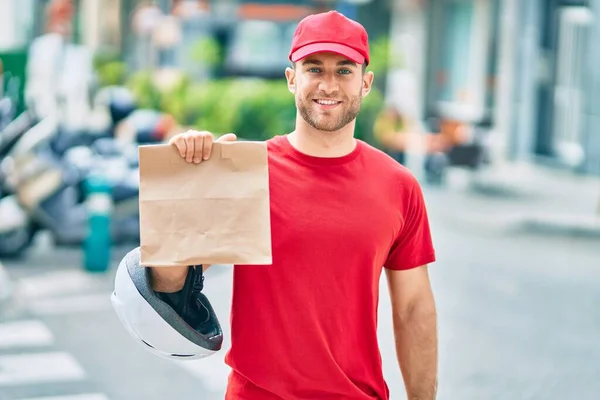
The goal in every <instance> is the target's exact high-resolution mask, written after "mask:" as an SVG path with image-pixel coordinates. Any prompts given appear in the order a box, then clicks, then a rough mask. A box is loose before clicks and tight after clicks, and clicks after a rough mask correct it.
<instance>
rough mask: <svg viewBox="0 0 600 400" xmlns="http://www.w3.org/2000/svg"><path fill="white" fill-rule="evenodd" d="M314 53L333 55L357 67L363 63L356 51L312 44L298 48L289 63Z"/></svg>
mask: <svg viewBox="0 0 600 400" xmlns="http://www.w3.org/2000/svg"><path fill="white" fill-rule="evenodd" d="M316 53H335V54H338V55H340V56H343V57H346V58H347V59H349V60H351V61H354V62H355V63H357V64H358V65H362V64H364V62H365V58H364V57H363V56H362V54H360V53H359V52H358V51H356V50H354V49H353V48H351V47H348V46H346V45H343V44H339V43H313V44H308V45H306V46H304V47H301V48H299V49H298V50H296V51H295V52H294V53H292V55H291V56H290V61H292V62H297V61H300V60H302V59H303V58H306V57H308V56H310V55H313V54H316Z"/></svg>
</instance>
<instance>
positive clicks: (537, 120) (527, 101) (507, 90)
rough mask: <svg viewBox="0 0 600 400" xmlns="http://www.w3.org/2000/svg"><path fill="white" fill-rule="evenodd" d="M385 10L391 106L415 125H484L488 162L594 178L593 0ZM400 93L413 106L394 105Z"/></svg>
mask: <svg viewBox="0 0 600 400" xmlns="http://www.w3.org/2000/svg"><path fill="white" fill-rule="evenodd" d="M393 10H394V13H393V17H392V21H393V23H392V28H391V32H392V52H393V53H394V52H395V53H396V55H398V54H400V58H401V59H402V63H401V65H400V66H396V67H395V68H394V69H393V70H392V73H391V77H390V86H389V88H390V90H389V91H388V96H391V97H392V101H395V102H398V103H400V104H401V105H402V106H403V107H409V109H410V110H412V111H413V112H415V113H417V114H418V115H419V117H421V118H422V119H423V120H428V119H429V118H432V117H436V118H438V117H444V118H451V119H457V120H461V121H465V122H470V123H473V124H478V123H483V124H491V127H492V129H493V135H494V137H493V143H494V149H495V153H496V157H500V158H502V159H505V160H517V161H534V162H542V163H547V164H551V165H553V166H560V167H565V168H570V169H574V170H576V171H581V172H593V173H600V132H599V129H598V124H599V119H598V117H597V116H598V113H599V111H598V106H597V105H596V104H597V103H598V99H597V97H598V96H600V94H599V93H600V92H599V91H598V90H597V88H598V72H597V68H594V65H595V64H596V65H597V63H596V60H597V59H598V57H599V54H598V53H599V50H598V49H597V46H594V45H593V44H594V43H596V42H597V41H598V40H599V39H600V36H599V34H600V21H599V20H598V17H597V16H598V13H599V12H600V1H598V0H528V1H518V0H397V1H395V2H393ZM407 90H408V92H407ZM405 93H410V95H409V96H412V98H414V99H416V101H415V102H413V103H412V104H405V103H406V99H402V98H400V99H394V97H403V95H404V94H405Z"/></svg>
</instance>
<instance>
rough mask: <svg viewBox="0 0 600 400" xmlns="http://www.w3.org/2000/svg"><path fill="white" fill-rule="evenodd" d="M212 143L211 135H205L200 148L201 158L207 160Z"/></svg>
mask: <svg viewBox="0 0 600 400" xmlns="http://www.w3.org/2000/svg"><path fill="white" fill-rule="evenodd" d="M212 144H213V136H212V135H210V136H206V137H205V138H204V146H203V148H202V158H203V159H204V160H208V158H209V157H210V151H211V150H212Z"/></svg>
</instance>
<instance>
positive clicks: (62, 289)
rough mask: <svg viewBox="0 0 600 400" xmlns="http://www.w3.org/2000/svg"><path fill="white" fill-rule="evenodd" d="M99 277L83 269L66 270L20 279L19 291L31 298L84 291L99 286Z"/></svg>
mask: <svg viewBox="0 0 600 400" xmlns="http://www.w3.org/2000/svg"><path fill="white" fill-rule="evenodd" d="M98 283H99V280H98V277H95V276H92V275H89V274H88V273H86V272H85V271H83V270H64V271H54V272H48V273H46V274H42V275H36V276H30V277H26V278H21V279H19V285H18V291H19V293H20V294H22V295H24V296H26V297H29V298H40V297H49V296H56V295H61V296H62V295H64V294H72V293H82V292H86V291H89V290H94V289H97V288H98Z"/></svg>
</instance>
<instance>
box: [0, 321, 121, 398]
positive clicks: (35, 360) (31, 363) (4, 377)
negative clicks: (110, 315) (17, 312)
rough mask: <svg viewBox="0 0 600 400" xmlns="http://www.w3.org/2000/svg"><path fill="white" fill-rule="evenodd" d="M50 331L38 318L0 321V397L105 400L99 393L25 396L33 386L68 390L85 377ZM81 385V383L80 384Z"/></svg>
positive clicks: (73, 357)
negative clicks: (60, 347)
mask: <svg viewBox="0 0 600 400" xmlns="http://www.w3.org/2000/svg"><path fill="white" fill-rule="evenodd" d="M56 347H57V346H56V344H55V339H54V336H53V334H52V332H51V330H50V329H49V328H48V327H47V326H46V325H45V324H44V323H43V322H42V321H40V320H36V319H22V320H14V321H4V322H1V323H0V393H2V395H0V398H2V399H3V400H4V399H7V400H8V399H10V400H13V399H15V400H16V399H19V400H21V399H22V400H109V399H108V397H106V396H105V395H104V394H102V393H95V392H92V393H79V394H75V395H73V394H68V395H65V396H57V393H56V392H55V390H56V389H53V393H48V396H42V397H40V396H37V395H35V396H36V397H32V396H29V397H27V396H28V393H37V394H39V393H40V390H39V389H36V387H39V386H41V385H42V386H43V385H48V384H52V385H54V386H53V387H54V388H56V387H62V388H65V389H67V390H68V389H69V385H72V384H73V383H82V382H85V381H86V379H87V378H88V376H87V374H86V372H85V370H84V368H83V367H82V365H81V364H80V362H79V361H78V360H77V359H76V357H75V356H74V355H72V354H70V353H68V352H65V351H61V350H59V349H57V348H56ZM80 386H81V385H80Z"/></svg>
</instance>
